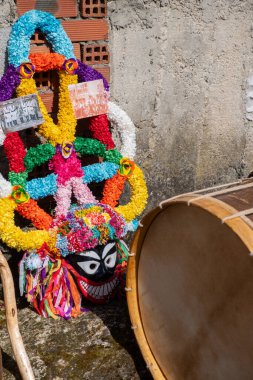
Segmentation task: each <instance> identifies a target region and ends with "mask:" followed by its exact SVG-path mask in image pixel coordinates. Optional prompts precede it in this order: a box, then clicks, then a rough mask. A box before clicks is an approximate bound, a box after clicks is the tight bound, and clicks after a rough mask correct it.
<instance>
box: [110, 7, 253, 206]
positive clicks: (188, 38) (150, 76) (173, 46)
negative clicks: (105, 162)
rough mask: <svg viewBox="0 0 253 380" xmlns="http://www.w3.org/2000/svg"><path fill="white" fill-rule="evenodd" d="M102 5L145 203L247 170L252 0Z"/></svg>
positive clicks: (252, 137) (251, 141)
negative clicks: (145, 190)
mask: <svg viewBox="0 0 253 380" xmlns="http://www.w3.org/2000/svg"><path fill="white" fill-rule="evenodd" d="M108 4H109V17H110V27H111V33H110V44H111V46H110V49H111V77H112V87H111V93H112V96H113V98H114V99H115V100H116V101H117V102H118V103H119V104H120V105H121V106H122V107H123V108H124V109H125V110H126V111H127V112H128V113H129V115H130V116H131V117H132V118H133V120H134V122H135V124H136V126H137V136H138V139H137V143H138V148H139V149H138V157H137V160H138V162H139V163H140V165H141V166H142V168H143V169H144V172H145V175H146V177H147V179H148V185H149V190H150V206H151V205H156V204H157V203H158V202H159V201H160V200H161V199H164V198H167V197H170V196H172V195H174V194H177V193H180V192H185V191H189V190H192V189H194V188H202V187H204V186H209V185H211V186H212V185H213V184H218V183H226V182H229V181H232V180H235V179H237V178H238V177H241V176H242V175H243V173H247V172H248V171H249V170H250V169H252V168H253V152H252V145H253V128H252V127H253V123H252V121H248V120H246V117H245V114H246V111H245V95H246V86H247V78H248V77H249V76H250V75H252V71H253V64H252V59H253V52H252V43H253V40H252V26H253V24H252V20H253V9H252V7H253V3H252V0H244V1H239V0H202V1H198V0H189V1H184V0H170V1H169V0H160V1H158V0H156V1H155V0H153V1H152V0H116V1H109V3H108Z"/></svg>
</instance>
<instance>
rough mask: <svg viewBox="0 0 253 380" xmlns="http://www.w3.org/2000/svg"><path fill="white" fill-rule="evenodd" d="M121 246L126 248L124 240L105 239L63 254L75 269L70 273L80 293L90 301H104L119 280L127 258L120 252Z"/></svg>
mask: <svg viewBox="0 0 253 380" xmlns="http://www.w3.org/2000/svg"><path fill="white" fill-rule="evenodd" d="M119 245H120V246H121V248H119ZM122 247H125V248H124V249H125V252H126V250H127V247H126V245H125V243H124V242H122V241H121V242H120V243H119V242H118V243H117V242H115V241H109V242H108V243H107V244H106V245H98V246H97V247H96V248H92V249H90V250H87V251H84V252H82V253H80V254H73V255H69V256H67V257H66V261H68V263H69V264H70V265H71V266H72V267H73V269H74V270H75V274H74V277H75V280H76V282H77V284H78V286H79V288H80V290H81V292H82V294H83V295H84V297H85V298H87V299H88V300H90V301H92V302H93V303H105V302H107V301H108V300H109V299H110V298H112V297H113V296H114V294H115V292H116V290H117V288H118V285H119V284H120V283H121V282H122V274H123V275H124V273H125V270H126V260H127V256H126V255H124V254H123V255H122ZM123 263H124V264H123Z"/></svg>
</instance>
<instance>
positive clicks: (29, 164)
mask: <svg viewBox="0 0 253 380" xmlns="http://www.w3.org/2000/svg"><path fill="white" fill-rule="evenodd" d="M54 154H55V147H53V146H52V145H51V144H43V145H38V146H36V147H35V148H30V149H29V150H28V151H27V153H26V156H25V158H24V163H25V167H26V170H27V171H28V172H31V171H32V170H33V168H34V167H35V166H39V165H41V164H44V163H45V162H47V161H49V160H50V159H51V158H52V157H53V155H54Z"/></svg>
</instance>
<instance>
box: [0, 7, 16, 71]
mask: <svg viewBox="0 0 253 380" xmlns="http://www.w3.org/2000/svg"><path fill="white" fill-rule="evenodd" d="M15 17H16V6H15V2H14V0H0V53H1V57H2V56H3V54H4V52H5V57H6V45H7V42H8V38H9V34H10V31H11V25H12V24H13V21H14V20H15ZM5 64H6V59H5V60H4V59H1V60H0V77H1V76H2V75H3V73H4V67H5Z"/></svg>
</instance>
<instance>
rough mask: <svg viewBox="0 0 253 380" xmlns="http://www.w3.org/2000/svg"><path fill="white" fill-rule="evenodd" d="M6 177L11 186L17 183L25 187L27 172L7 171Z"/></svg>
mask: <svg viewBox="0 0 253 380" xmlns="http://www.w3.org/2000/svg"><path fill="white" fill-rule="evenodd" d="M8 177H9V181H10V183H11V184H12V186H17V185H19V186H22V187H23V188H25V186H26V180H27V177H28V173H27V172H22V173H15V172H9V174H8Z"/></svg>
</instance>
